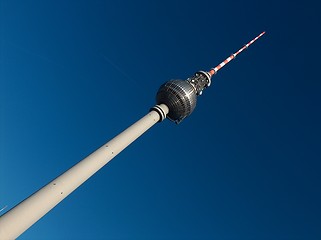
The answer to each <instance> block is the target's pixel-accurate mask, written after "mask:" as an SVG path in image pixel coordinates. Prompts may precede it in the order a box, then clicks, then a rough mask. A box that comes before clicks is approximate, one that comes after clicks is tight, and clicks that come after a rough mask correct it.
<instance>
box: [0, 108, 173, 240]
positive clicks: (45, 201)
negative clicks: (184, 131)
mask: <svg viewBox="0 0 321 240" xmlns="http://www.w3.org/2000/svg"><path fill="white" fill-rule="evenodd" d="M168 111H169V109H168V107H167V106H166V105H165V104H160V105H156V106H155V107H153V108H152V109H151V111H150V112H149V113H148V114H147V115H146V116H144V117H143V118H141V119H140V120H138V121H137V122H136V123H134V124H133V125H131V126H130V127H128V128H127V129H126V130H124V131H123V132H122V133H120V134H119V135H117V136H116V137H114V138H113V139H112V140H110V141H109V142H107V143H106V144H104V145H103V146H101V147H100V148H99V149H97V150H96V151H95V152H93V153H92V154H90V155H89V156H88V157H86V158H85V159H83V160H82V161H80V162H79V163H77V164H76V165H74V166H73V167H72V168H70V169H69V170H67V171H66V172H65V173H63V174H62V175H60V176H59V177H57V178H56V179H54V180H53V181H51V182H50V183H48V184H47V185H45V186H44V187H42V188H41V189H40V190H38V191H37V192H36V193H34V194H32V195H31V196H29V197H28V198H26V199H25V200H24V201H22V202H21V203H19V204H18V205H16V206H15V207H14V208H12V209H11V210H10V211H8V212H7V213H5V214H4V215H3V216H1V217H0V239H1V240H9V239H16V238H17V237H19V236H20V235H21V234H22V233H23V232H24V231H26V230H27V229H28V228H29V227H30V226H31V225H33V224H34V223H35V222H37V221H38V220H39V219H40V218H41V217H43V216H44V215H45V214H46V213H47V212H49V211H50V210H51V209H52V208H54V207H55V206H56V205H57V204H58V203H59V202H61V201H62V200H63V199H64V198H65V197H67V196H68V195H69V194H70V193H72V192H73V191H74V190H75V189H77V188H78V187H79V186H80V185H81V184H82V183H84V182H85V181H86V180H87V179H88V178H90V177H91V176H92V175H93V174H94V173H96V172H97V171H98V170H99V169H101V168H102V167H103V166H105V165H106V164H107V163H108V162H109V161H110V160H112V159H113V158H114V157H115V156H116V155H117V154H119V153H120V152H121V151H122V150H124V149H125V148H126V147H127V146H128V145H129V144H131V143H132V142H133V141H135V140H136V139H137V138H138V137H139V136H141V135H142V134H143V133H144V132H146V131H147V130H148V129H149V128H151V127H152V126H153V125H154V124H155V123H157V122H160V121H162V120H164V119H165V118H166V115H167V113H168Z"/></svg>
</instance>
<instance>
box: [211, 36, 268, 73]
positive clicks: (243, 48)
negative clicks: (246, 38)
mask: <svg viewBox="0 0 321 240" xmlns="http://www.w3.org/2000/svg"><path fill="white" fill-rule="evenodd" d="M264 34H265V32H262V33H261V34H260V35H258V36H257V37H256V38H254V39H253V40H251V41H250V42H248V43H247V44H245V45H244V46H243V47H242V48H241V49H240V50H238V51H237V52H236V53H233V54H232V55H231V56H229V57H228V58H226V59H225V60H224V61H223V62H221V63H220V64H219V65H217V66H216V67H215V68H212V69H211V70H210V71H209V72H208V73H209V74H210V75H211V76H213V75H214V74H216V73H217V71H218V70H220V69H221V68H222V67H224V66H225V65H226V64H228V63H229V62H230V61H232V60H233V59H235V58H236V56H237V55H238V54H240V53H241V52H243V51H244V50H245V49H247V48H248V47H249V46H250V45H251V44H252V43H254V42H255V41H256V40H258V39H259V38H260V37H262V36H263V35H264Z"/></svg>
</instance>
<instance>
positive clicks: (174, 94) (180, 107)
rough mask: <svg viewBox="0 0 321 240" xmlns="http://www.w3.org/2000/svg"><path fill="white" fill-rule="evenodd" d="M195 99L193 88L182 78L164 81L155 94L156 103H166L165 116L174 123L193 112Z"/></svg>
mask: <svg viewBox="0 0 321 240" xmlns="http://www.w3.org/2000/svg"><path fill="white" fill-rule="evenodd" d="M196 101H197V97H196V90H195V88H194V87H193V86H192V85H191V84H190V83H189V82H187V81H184V80H171V81H168V82H166V83H164V84H163V85H162V86H160V88H159V90H158V92H157V95H156V102H157V104H162V103H163V104H166V105H167V107H168V108H169V113H168V114H167V117H168V118H169V119H170V120H172V121H174V122H176V123H179V122H180V121H182V120H183V119H184V118H185V117H187V116H189V115H190V114H191V113H192V112H193V110H194V109H195V107H196Z"/></svg>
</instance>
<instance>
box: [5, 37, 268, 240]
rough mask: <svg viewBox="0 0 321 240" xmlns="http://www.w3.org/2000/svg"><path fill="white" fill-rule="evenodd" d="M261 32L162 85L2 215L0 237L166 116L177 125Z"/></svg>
mask: <svg viewBox="0 0 321 240" xmlns="http://www.w3.org/2000/svg"><path fill="white" fill-rule="evenodd" d="M263 34H265V32H262V33H261V34H260V35H258V36H257V37H256V38H254V39H253V40H251V41H250V42H249V43H247V44H245V45H244V47H242V48H241V49H240V50H238V51H237V52H235V53H233V54H232V55H231V56H229V57H228V58H226V59H225V60H224V61H223V62H221V63H220V64H219V65H217V66H216V67H214V68H212V69H210V70H209V71H208V72H206V71H198V72H196V73H195V74H194V75H193V76H192V77H190V78H188V79H187V80H171V81H168V82H166V83H165V84H163V85H162V86H161V87H160V88H159V90H158V92H157V95H156V103H157V105H155V106H154V107H152V108H151V109H150V112H149V113H148V114H147V115H146V116H144V117H143V118H141V119H140V120H138V121H137V122H136V123H134V124H133V125H131V126H130V127H128V128H127V129H126V130H124V131H123V132H122V133H120V134H118V135H117V136H116V137H114V138H113V139H112V140H110V141H109V142H107V143H106V144H104V145H103V146H101V147H100V148H98V149H97V150H96V151H95V152H93V153H92V154H90V155H89V156H88V157H86V158H84V159H83V160H82V161H80V162H79V163H77V164H76V165H74V166H73V167H71V168H70V169H69V170H67V171H66V172H64V173H63V174H61V175H60V176H58V177H57V178H55V179H54V180H53V181H51V182H50V183H48V184H47V185H45V186H44V187H42V188H41V189H40V190H38V191H37V192H35V193H33V194H32V195H31V196H29V197H28V198H26V199H25V200H23V201H22V202H21V203H19V204H18V205H16V206H15V207H13V208H12V209H11V210H9V211H8V212H7V213H5V214H4V215H3V216H1V217H0V239H1V240H9V239H16V238H17V237H19V236H20V235H21V234H22V233H23V232H24V231H26V230H27V229H28V228H29V227H30V226H32V225H33V224H34V223H35V222H37V221H38V220H39V219H40V218H41V217H43V216H44V215H45V214H46V213H47V212H49V211H50V210H51V209H52V208H54V207H55V206H56V205H57V204H58V203H60V202H61V201H62V200H63V199H64V198H65V197H67V196H68V195H69V194H70V193H72V192H73V191H74V190H75V189H76V188H78V187H79V186H80V185H81V184H82V183H84V182H85V181H86V180H87V179H88V178H90V177H91V176H92V175H93V174H94V173H96V172H97V171H98V170H99V169H101V168H102V167H103V166H105V165H106V164H107V163H108V162H109V161H110V160H112V159H113V158H114V157H115V156H116V155H117V154H119V153H120V152H121V151H122V150H124V149H125V148H126V147H127V146H128V145H129V144H131V143H132V142H133V141H135V140H136V139H137V138H138V137H140V136H141V135H142V134H143V133H144V132H146V131H147V130H148V129H149V128H151V127H152V126H153V125H154V124H156V123H157V122H161V121H163V120H164V119H165V118H166V117H167V118H168V119H170V120H171V121H173V122H175V123H177V124H178V123H180V122H181V121H182V120H183V119H184V118H186V117H188V116H189V115H190V114H191V113H192V112H193V110H194V109H195V107H196V100H197V96H200V95H202V92H203V90H204V89H206V88H208V87H209V86H210V85H211V78H212V77H213V76H214V75H215V74H216V73H217V72H218V71H219V70H220V69H221V68H222V67H224V66H225V65H226V64H228V63H229V62H230V61H232V60H233V59H235V57H236V56H237V55H238V54H240V53H241V52H242V51H244V50H245V49H247V48H248V47H249V46H250V45H251V44H253V43H254V42H255V41H256V40H257V39H259V38H260V37H261V36H262V35H263Z"/></svg>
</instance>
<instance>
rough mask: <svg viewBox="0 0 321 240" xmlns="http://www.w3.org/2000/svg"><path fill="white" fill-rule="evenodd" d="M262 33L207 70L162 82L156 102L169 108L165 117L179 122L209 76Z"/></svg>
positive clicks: (192, 109)
mask: <svg viewBox="0 0 321 240" xmlns="http://www.w3.org/2000/svg"><path fill="white" fill-rule="evenodd" d="M264 33H265V32H262V33H261V34H260V35H259V36H257V37H256V38H254V39H253V40H252V41H250V42H249V43H247V44H245V45H244V47H242V48H241V49H240V50H238V51H237V52H236V53H233V54H232V55H231V56H229V57H228V58H227V59H225V60H224V61H223V62H221V63H220V64H219V65H218V66H217V67H215V68H212V69H211V70H210V71H209V72H205V71H198V72H196V73H195V74H194V75H193V76H192V77H190V78H188V79H187V80H180V79H176V80H171V81H168V82H166V83H164V84H163V85H162V86H161V87H160V88H159V89H158V92H157V95H156V102H157V104H165V105H166V106H167V107H168V108H169V113H168V114H167V118H168V119H170V120H171V121H173V122H175V123H180V122H181V121H182V120H183V119H184V118H186V117H187V116H189V115H190V114H191V113H192V112H193V111H194V109H195V107H196V102H197V96H200V95H202V93H203V90H204V89H206V88H208V87H209V86H210V85H211V77H212V76H213V75H214V74H215V73H217V71H218V70H220V69H221V68H222V67H224V66H225V65H226V64H227V63H229V62H230V61H232V60H233V59H234V58H235V57H236V56H237V55H238V54H240V53H241V52H243V50H245V49H246V48H248V47H249V46H250V45H251V44H252V43H254V42H255V41H256V40H257V39H259V38H260V37H261V36H262V35H263V34H264Z"/></svg>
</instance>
